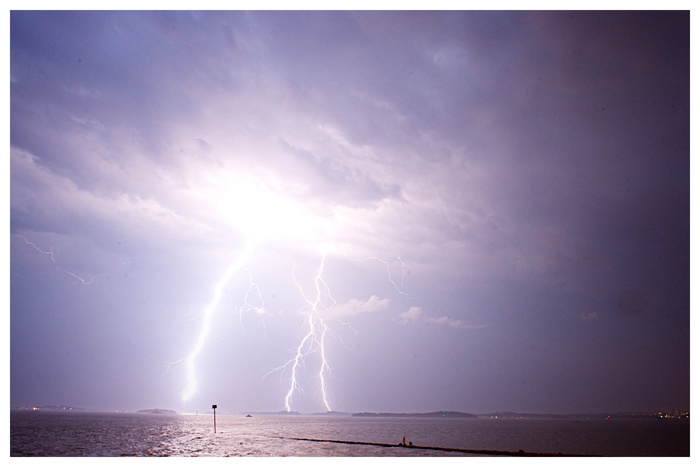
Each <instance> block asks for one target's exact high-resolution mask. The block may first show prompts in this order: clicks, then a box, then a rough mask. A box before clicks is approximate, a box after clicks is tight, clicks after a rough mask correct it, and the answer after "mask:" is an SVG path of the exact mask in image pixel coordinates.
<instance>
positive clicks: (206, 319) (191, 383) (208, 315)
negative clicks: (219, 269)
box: [182, 242, 255, 402]
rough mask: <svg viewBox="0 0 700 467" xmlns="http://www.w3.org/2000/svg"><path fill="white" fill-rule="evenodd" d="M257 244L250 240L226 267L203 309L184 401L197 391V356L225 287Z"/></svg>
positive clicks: (189, 362) (187, 363)
mask: <svg viewBox="0 0 700 467" xmlns="http://www.w3.org/2000/svg"><path fill="white" fill-rule="evenodd" d="M254 249H255V245H254V243H252V242H249V243H248V244H247V245H246V246H245V248H244V249H243V250H242V251H241V252H240V254H239V255H238V257H237V258H236V260H235V261H234V262H233V263H231V265H230V266H229V267H228V269H226V271H225V272H224V274H223V276H221V279H219V281H218V282H217V283H216V285H215V286H214V293H213V294H212V298H211V300H210V301H209V304H208V305H207V306H206V307H205V308H204V309H203V310H202V311H201V313H200V315H201V316H202V328H201V329H200V331H199V336H198V337H197V341H196V342H195V345H194V347H193V348H192V350H191V351H190V353H189V355H188V356H187V357H185V359H184V362H185V367H186V370H187V387H186V388H185V390H184V391H183V393H182V400H183V402H186V401H188V400H189V399H190V398H191V397H192V396H193V395H194V394H195V393H196V392H197V371H196V367H195V361H196V360H197V356H198V355H199V354H200V353H201V351H202V349H203V348H204V343H205V342H206V340H207V336H208V335H209V330H210V329H211V321H212V318H213V316H214V312H215V311H216V309H217V308H218V306H219V304H220V303H221V297H222V295H223V291H224V287H226V285H227V284H228V283H229V282H230V281H231V278H232V277H233V275H234V274H235V273H236V272H237V271H239V270H241V269H244V268H245V265H246V264H247V262H248V261H249V260H250V257H251V256H252V254H253V250H254Z"/></svg>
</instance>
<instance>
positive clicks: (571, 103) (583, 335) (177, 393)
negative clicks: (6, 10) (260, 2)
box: [10, 11, 690, 413]
mask: <svg viewBox="0 0 700 467" xmlns="http://www.w3.org/2000/svg"><path fill="white" fill-rule="evenodd" d="M10 26H11V55H10V60H11V68H10V79H11V82H10V85H11V86H10V89H11V103H10V104H11V117H10V124H11V125H10V126H11V133H10V143H11V148H10V169H11V171H10V178H11V187H10V188H11V198H10V204H11V209H10V229H11V232H10V251H11V253H10V261H11V269H10V294H11V296H10V305H11V313H10V315H11V320H10V325H11V327H10V333H11V354H10V356H11V368H10V371H11V375H10V376H11V394H10V395H11V404H12V405H14V406H18V405H44V404H69V405H74V406H78V407H85V408H90V409H127V410H135V409H142V408H152V407H161V408H170V409H174V410H178V411H185V412H187V411H194V410H205V409H207V408H208V407H210V406H211V404H213V403H216V404H218V405H219V407H220V410H223V411H225V412H232V413H234V412H245V411H278V410H292V411H299V412H323V411H326V410H328V409H330V410H337V411H349V412H356V411H394V412H421V411H434V410H459V411H466V412H475V413H483V412H487V411H494V410H514V411H523V412H528V411H530V412H577V411H613V410H614V411H629V410H659V409H661V410H664V409H672V408H680V409H689V403H690V402H689V392H690V390H689V385H690V374H689V360H690V355H689V354H690V348H689V341H690V328H689V311H690V310H689V289H690V281H689V249H690V240H689V209H690V203H689V196H690V173H689V166H690V163H689V158H690V153H689V147H690V131H689V115H690V110H689V108H690V105H689V89H690V84H689V72H690V71H689V70H690V67H689V61H690V56H689V49H690V44H689V37H690V29H689V14H688V13H687V12H666V13H659V12H586V11H576V12H555V13H550V12H509V11H498V12H127V11H125V12H122V11H118V12H82V13H75V12H42V11H32V12H17V11H15V12H13V13H12V14H11V24H10ZM324 361H325V363H324Z"/></svg>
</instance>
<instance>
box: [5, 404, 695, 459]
mask: <svg viewBox="0 0 700 467" xmlns="http://www.w3.org/2000/svg"><path fill="white" fill-rule="evenodd" d="M10 421H11V423H10V448H11V455H12V456H180V457H185V456H215V457H229V456H255V457H284V456H295V457H319V456H322V457H337V456H342V457H354V456H362V457H386V456H392V457H398V456H401V457H403V456H411V457H412V456H416V457H436V456H440V457H445V456H466V455H468V454H464V453H460V452H444V451H433V450H418V449H406V448H401V447H398V446H397V447H380V446H367V445H347V444H337V443H319V442H309V441H299V440H292V439H289V438H309V439H327V440H344V441H362V442H371V443H387V444H398V443H399V442H400V441H401V439H402V437H404V436H405V437H406V440H407V441H409V440H410V441H412V442H413V443H414V444H416V445H422V446H440V447H450V448H461V449H490V450H504V451H518V450H520V449H522V450H525V451H527V452H550V453H557V452H563V453H567V454H580V455H583V454H592V455H604V456H688V455H689V453H690V447H689V446H690V437H689V423H688V421H687V420H615V421H606V420H590V421H589V420H488V419H420V418H417V419H412V418H365V417H323V416H321V417H305V416H277V417H275V416H255V417H251V418H247V417H245V416H243V415H220V414H217V433H214V431H213V419H212V416H211V415H199V416H195V415H151V414H121V413H114V414H112V413H62V412H57V413H51V412H17V411H12V412H11V417H10Z"/></svg>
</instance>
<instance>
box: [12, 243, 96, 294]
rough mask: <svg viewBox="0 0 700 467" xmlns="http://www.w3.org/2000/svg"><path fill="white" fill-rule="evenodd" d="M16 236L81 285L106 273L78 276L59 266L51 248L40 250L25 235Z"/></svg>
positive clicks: (91, 281)
mask: <svg viewBox="0 0 700 467" xmlns="http://www.w3.org/2000/svg"><path fill="white" fill-rule="evenodd" d="M17 236H18V237H19V238H21V239H22V240H24V242H25V243H26V244H27V245H29V246H31V247H32V248H34V249H35V250H36V251H38V252H39V253H41V254H44V255H46V256H48V257H49V258H50V259H51V262H52V263H54V264H55V265H56V269H57V270H59V271H62V272H64V273H66V274H68V275H69V276H71V277H73V278H74V279H76V280H78V281H80V283H81V284H83V285H90V284H92V283H93V282H94V281H95V279H97V278H98V277H100V276H105V275H107V274H106V273H103V274H97V275H94V276H92V277H91V278H90V279H84V278H82V277H80V276H79V275H77V274H75V273H74V272H71V271H69V270H68V269H63V268H61V267H59V266H58V262H57V261H56V258H54V255H53V251H51V250H49V251H44V250H42V249H41V248H39V247H38V246H37V244H36V243H34V242H30V241H29V240H28V239H27V237H25V236H24V235H19V234H17Z"/></svg>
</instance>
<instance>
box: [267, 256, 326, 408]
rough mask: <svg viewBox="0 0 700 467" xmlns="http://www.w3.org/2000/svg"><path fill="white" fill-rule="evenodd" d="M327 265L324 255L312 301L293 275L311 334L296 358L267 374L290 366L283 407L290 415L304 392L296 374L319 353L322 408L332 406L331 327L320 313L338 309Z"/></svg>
mask: <svg viewBox="0 0 700 467" xmlns="http://www.w3.org/2000/svg"><path fill="white" fill-rule="evenodd" d="M325 265H326V256H325V255H323V256H322V257H321V264H320V265H319V267H318V268H317V269H316V272H315V275H314V290H315V296H313V297H309V296H308V295H307V294H306V293H305V292H304V289H303V288H302V287H301V284H300V283H299V281H298V280H297V278H296V273H295V272H293V274H292V275H293V278H294V283H295V284H296V286H297V288H298V289H299V292H300V294H301V296H302V298H303V299H304V301H305V302H306V304H307V305H306V306H305V308H306V307H308V308H309V315H308V318H307V320H306V324H307V326H308V331H307V333H306V334H305V335H304V337H302V339H301V341H300V342H299V345H298V346H297V347H296V351H295V353H294V357H293V358H292V359H290V360H289V361H288V362H287V363H285V364H284V365H282V366H280V367H278V368H275V369H274V370H272V371H270V372H268V374H270V373H273V372H275V371H277V370H284V369H285V368H288V367H290V366H291V381H290V385H289V390H288V391H287V395H286V396H285V399H284V406H285V409H286V410H287V412H290V411H291V410H292V406H291V404H292V396H293V395H294V392H295V391H297V390H298V391H302V388H301V386H300V385H299V381H298V379H297V372H298V370H299V368H300V367H301V366H302V364H303V361H304V358H305V357H306V356H307V355H309V354H311V353H313V352H316V351H317V352H318V353H319V356H320V358H321V368H320V369H319V372H318V378H319V381H320V387H321V395H322V398H323V404H324V405H325V407H326V410H328V411H330V410H331V407H330V403H329V402H328V393H327V390H326V373H327V372H330V370H331V368H330V366H329V365H328V359H327V358H326V333H327V332H328V326H327V325H326V323H325V322H324V321H323V318H322V316H321V311H322V310H323V309H326V308H329V307H332V306H334V305H336V301H335V299H334V298H333V296H332V295H331V293H330V288H329V287H328V284H327V283H326V281H325V280H324V278H323V270H324V268H325ZM324 299H326V300H327V303H326V304H325V305H324V303H323V301H324Z"/></svg>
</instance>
